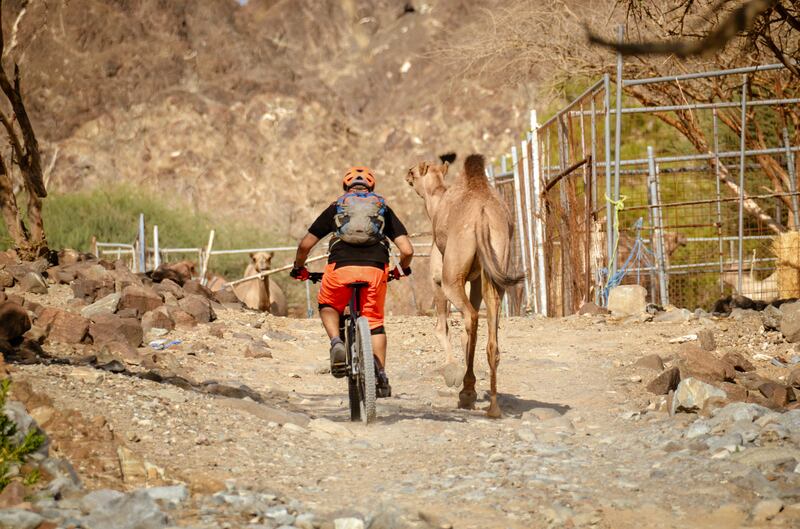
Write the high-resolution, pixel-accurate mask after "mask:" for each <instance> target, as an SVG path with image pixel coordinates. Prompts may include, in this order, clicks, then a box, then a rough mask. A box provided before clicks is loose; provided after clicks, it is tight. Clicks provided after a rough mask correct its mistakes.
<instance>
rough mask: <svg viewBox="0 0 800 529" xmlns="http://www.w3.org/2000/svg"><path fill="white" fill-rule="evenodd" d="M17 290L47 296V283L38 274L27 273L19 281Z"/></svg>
mask: <svg viewBox="0 0 800 529" xmlns="http://www.w3.org/2000/svg"><path fill="white" fill-rule="evenodd" d="M19 288H20V290H21V291H22V292H28V293H30V294H47V281H45V279H44V276H42V274H40V273H38V272H28V273H27V274H25V275H24V276H23V277H22V279H21V280H20V282H19Z"/></svg>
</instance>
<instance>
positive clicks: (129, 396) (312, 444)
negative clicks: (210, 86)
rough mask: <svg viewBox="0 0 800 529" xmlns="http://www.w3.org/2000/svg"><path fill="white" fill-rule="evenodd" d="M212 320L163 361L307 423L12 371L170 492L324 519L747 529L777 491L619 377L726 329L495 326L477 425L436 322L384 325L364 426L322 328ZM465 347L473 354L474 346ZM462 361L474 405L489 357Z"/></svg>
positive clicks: (140, 387)
mask: <svg viewBox="0 0 800 529" xmlns="http://www.w3.org/2000/svg"><path fill="white" fill-rule="evenodd" d="M220 316H221V321H222V325H224V327H225V329H226V330H225V333H224V336H225V337H224V338H223V339H220V338H217V337H214V336H211V335H210V334H209V333H208V331H207V330H206V329H201V328H198V330H196V331H178V332H177V333H176V335H177V337H179V338H181V339H183V340H184V343H183V344H182V345H181V346H179V347H178V348H177V349H175V350H174V351H172V352H171V353H170V355H171V356H172V357H173V359H174V360H175V365H174V369H175V370H176V372H180V373H185V374H187V375H189V376H190V377H192V378H193V379H196V380H207V379H215V380H220V381H226V382H241V383H245V384H247V385H248V386H250V387H252V388H254V389H256V390H258V391H260V392H262V393H264V394H265V395H267V397H268V404H269V403H273V404H276V405H280V406H281V407H283V408H285V409H290V410H293V411H300V412H302V413H303V414H305V415H307V416H308V417H310V418H311V421H310V422H309V423H307V424H305V425H304V426H300V425H297V424H293V423H291V422H287V423H285V424H283V425H280V424H278V422H281V421H280V418H279V417H277V416H276V417H272V416H271V415H270V414H269V409H270V408H269V407H265V406H257V405H255V404H254V403H250V402H246V401H245V402H243V401H235V400H233V399H221V398H215V397H211V396H208V395H202V394H198V393H193V392H186V391H183V390H181V389H178V388H174V387H168V386H163V385H159V384H156V383H152V382H148V381H142V380H136V379H131V378H128V377H122V376H118V375H111V374H105V375H104V376H103V377H102V380H99V381H95V382H87V381H84V380H79V379H78V378H76V377H75V376H73V374H72V370H73V369H74V368H71V367H64V366H50V367H43V366H25V367H20V368H19V372H20V375H22V376H23V377H24V378H26V379H28V380H30V381H31V382H32V384H33V385H34V387H36V388H38V389H41V390H45V391H46V392H47V393H48V394H50V395H51V396H53V398H54V399H55V401H56V404H57V405H59V406H62V405H63V406H66V407H72V408H77V409H80V410H81V411H83V412H84V413H86V414H88V415H94V414H103V415H104V416H105V417H106V419H107V420H108V422H109V424H111V425H112V426H113V429H114V431H115V432H116V433H117V434H119V435H122V436H123V437H124V438H125V439H127V440H128V441H130V443H131V445H132V446H134V447H135V448H136V450H137V451H138V452H139V453H141V454H143V455H145V456H146V457H147V458H148V459H149V460H150V461H153V462H154V463H156V464H158V465H159V466H162V467H164V468H166V470H167V473H168V475H170V476H174V477H176V478H179V479H184V480H186V481H189V482H190V483H191V482H193V481H197V480H200V481H202V480H203V479H206V477H208V476H210V477H213V478H216V479H227V478H234V479H236V481H237V483H239V484H243V485H245V486H249V487H252V488H254V489H262V490H271V491H277V492H280V493H281V494H285V495H286V496H288V497H290V498H296V499H297V500H300V501H301V502H303V503H304V504H305V505H306V507H307V508H309V509H311V510H313V511H315V512H319V513H323V514H326V515H330V516H334V515H336V514H337V513H338V514H342V513H345V514H346V513H361V514H371V515H374V514H375V513H381V512H383V513H390V515H391V514H392V513H395V515H396V516H399V519H406V520H408V519H414V520H416V522H415V523H422V522H420V520H427V521H428V522H429V523H430V525H429V526H432V527H437V526H442V527H447V526H448V524H451V525H452V526H453V527H457V528H489V527H499V528H500V527H502V528H530V527H548V526H567V527H569V526H577V527H592V526H594V527H609V528H612V527H613V528H615V529H619V528H626V527H631V528H633V527H638V528H647V527H653V528H667V527H686V526H687V524H690V525H691V526H692V527H736V526H748V527H750V526H753V527H757V526H760V525H759V523H761V522H758V521H755V520H753V519H752V518H751V511H752V509H753V506H754V505H755V504H756V503H757V502H758V501H759V499H760V496H767V495H768V493H767V492H765V491H764V487H773V486H774V485H771V484H770V483H769V482H767V484H766V485H765V484H764V483H763V481H765V480H764V477H763V476H762V475H761V474H758V476H756V475H754V470H753V468H751V467H750V466H747V465H743V464H741V463H739V462H738V461H735V460H734V458H721V459H715V458H712V452H710V451H709V450H708V448H707V447H706V446H705V445H702V446H699V445H698V442H697V441H696V440H695V441H694V442H693V441H692V440H689V439H686V438H685V436H684V432H685V430H686V427H687V426H688V425H689V424H691V423H692V422H693V421H694V420H695V419H696V418H697V416H695V415H690V414H683V415H678V416H675V417H669V416H668V414H667V413H664V412H657V411H654V410H648V409H647V408H648V404H649V402H650V399H651V397H652V396H648V394H647V393H646V392H645V391H644V384H645V383H646V382H647V381H648V380H649V379H650V378H652V377H653V376H654V374H655V372H652V371H647V370H642V369H640V368H634V367H632V366H631V364H632V363H633V362H634V361H635V360H636V359H638V358H640V357H641V356H644V355H645V354H649V353H653V352H656V353H659V354H661V355H662V356H665V357H670V356H671V354H672V352H673V351H674V348H675V347H676V346H672V345H669V344H668V343H667V342H668V338H671V337H674V336H680V335H683V334H686V333H688V332H690V331H696V330H697V329H699V328H701V327H703V326H706V327H709V328H712V329H714V330H715V332H717V333H723V336H724V333H725V332H731V333H732V334H733V335H735V336H736V337H737V338H738V337H739V336H740V335H741V334H742V333H741V332H738V331H736V330H735V329H732V330H730V331H729V330H728V329H727V324H725V327H724V328H720V326H719V324H717V323H715V322H713V321H710V320H705V321H699V322H698V321H694V322H688V323H684V324H654V323H646V324H625V325H622V324H614V323H608V322H606V321H605V320H604V319H603V318H602V317H574V318H568V319H563V320H544V319H524V318H520V319H510V320H504V321H503V323H502V329H501V333H500V347H501V351H502V356H501V363H500V371H499V373H500V377H499V390H500V392H501V393H502V399H501V405H502V407H503V411H504V413H505V417H504V418H503V419H501V420H489V419H487V418H485V416H484V415H483V413H482V411H480V410H476V411H463V410H457V409H455V404H456V402H457V392H456V390H453V389H449V388H447V387H446V386H445V385H444V382H443V381H442V379H441V377H440V376H439V375H438V373H437V372H436V368H437V367H438V366H439V365H441V363H442V362H443V358H442V354H441V353H440V351H439V347H438V344H437V342H436V339H435V337H434V335H433V320H432V319H431V318H422V317H419V318H393V319H390V320H389V321H388V324H387V329H388V332H389V333H390V350H389V366H388V372H389V376H390V379H391V383H392V386H393V391H394V397H392V398H391V399H385V400H380V401H379V406H378V414H379V417H380V419H379V421H378V423H377V424H375V425H371V426H369V427H364V426H362V425H360V424H351V423H350V422H349V416H348V412H347V401H346V399H347V393H346V384H345V382H344V381H343V380H336V379H333V378H332V377H331V376H330V375H329V374H325V373H323V372H322V371H324V368H325V366H326V363H327V351H326V349H325V346H324V344H325V341H324V340H323V333H322V329H321V328H320V326H319V324H318V322H316V321H308V320H289V319H280V318H272V317H269V318H267V320H266V322H265V323H264V325H263V326H262V328H261V329H257V328H255V327H254V326H257V325H258V322H259V321H260V320H261V321H263V320H264V318H263V317H261V316H258V315H255V314H250V313H237V312H233V311H224V312H222V313H221V314H220ZM482 323H483V322H482ZM458 330H459V329H458V328H457V329H456V332H457V331H458ZM265 333H266V334H268V335H271V336H272V338H269V339H267V340H266V342H267V343H268V344H269V345H270V347H271V353H272V356H273V358H259V359H252V358H245V356H244V349H245V348H246V345H247V343H248V336H252V337H254V338H256V339H261V337H262V335H263V334H265ZM484 335H485V333H484V329H483V328H481V331H480V336H484ZM722 342H723V343H724V338H723V340H722ZM478 347H479V351H481V352H482V351H484V350H485V349H484V348H485V342H484V341H483V340H482V339H481V340H479V344H478ZM476 360H477V365H478V366H479V367H478V393H479V398H480V400H479V403H478V405H479V406H484V405H486V399H485V398H484V396H483V391H484V390H485V389H486V388H487V380H486V377H487V370H486V364H485V362H486V361H485V355H483V354H480V355H479V356H478V357H477V359H476ZM253 406H255V408H254V407H253ZM264 410H267V411H264ZM537 415H538V416H539V417H540V418H537V417H536V416H537ZM299 417H301V419H303V418H304V417H302V416H299ZM270 419H272V420H270ZM303 422H304V421H302V420H301V421H299V423H301V424H302V423H303ZM791 470H793V469H790V470H789V471H788V474H786V475H787V476H788V477H786V476H784V477H783V478H781V479H783V480H784V481H780V483H782V485H781V487H782V488H779V489H778V490H777V492H776V493H777V494H779V495H780V496H781V497H782V498H784V500H783V502H784V505H785V508H784V511H783V512H782V513H781V514H780V515H778V516H777V517H775V518H774V519H772V521H771V522H769V526H770V527H797V525H796V524H798V523H800V522H798V520H800V518H798V517H799V516H800V509H798V507H800V505H793V504H794V503H795V502H797V501H798V500H799V499H800V474H796V473H793V472H791ZM208 479H210V478H208ZM768 479H769V476H767V480H768ZM773 492H775V491H773ZM387 516H389V515H387ZM764 523H766V522H764ZM412 526H414V525H413V524H412ZM375 527H377V526H375ZM386 527H399V525H397V526H392V525H386ZM420 527H421V525H420Z"/></svg>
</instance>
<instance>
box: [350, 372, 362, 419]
mask: <svg viewBox="0 0 800 529" xmlns="http://www.w3.org/2000/svg"><path fill="white" fill-rule="evenodd" d="M358 386H359V384H358V379H356V378H354V377H352V376H348V377H347V390H348V394H349V395H348V396H349V397H350V420H351V421H352V422H357V421H360V420H361V391H360V389H359V387H358Z"/></svg>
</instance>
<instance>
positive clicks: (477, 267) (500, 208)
mask: <svg viewBox="0 0 800 529" xmlns="http://www.w3.org/2000/svg"><path fill="white" fill-rule="evenodd" d="M448 167H449V164H448V163H447V162H445V163H443V164H441V165H437V164H430V163H427V162H421V163H419V164H418V165H417V166H415V167H412V168H411V169H409V170H408V174H407V175H406V181H407V182H408V184H409V185H411V186H412V187H413V188H414V191H416V192H417V194H418V195H419V196H421V197H422V198H423V199H424V200H425V208H426V210H427V212H428V216H429V217H430V219H431V223H432V224H433V241H434V244H435V246H436V249H438V251H439V252H441V255H442V261H441V263H442V264H441V293H442V294H443V296H441V295H438V294H437V296H436V298H435V301H436V310H437V315H438V318H439V322H441V321H442V312H444V318H445V320H444V321H445V325H446V318H447V313H446V311H447V301H450V302H451V303H452V304H453V305H454V306H455V307H456V308H457V309H458V310H459V311H460V312H461V315H462V317H463V320H464V334H463V336H462V344H463V345H464V353H465V355H466V373H465V374H464V382H463V388H462V389H461V392H460V393H459V399H458V406H459V407H460V408H466V409H472V408H474V405H475V401H476V400H477V398H478V394H477V393H476V391H475V372H474V370H473V361H474V358H475V344H476V341H477V336H478V309H479V308H480V305H481V300H483V301H485V303H486V320H487V326H488V329H489V340H488V342H487V344H486V357H487V361H488V363H489V370H490V384H491V387H490V394H489V399H490V402H489V407H488V408H487V410H486V413H487V415H488V416H489V417H500V416H501V415H502V414H501V411H500V406H499V404H498V403H497V366H498V363H499V360H500V358H499V349H498V345H497V331H498V326H499V319H500V302H501V300H502V298H503V294H504V293H505V290H506V289H507V288H508V287H510V286H512V285H514V284H516V283H518V282H519V281H521V280H522V278H521V277H518V276H514V275H511V274H509V272H508V269H509V267H510V257H511V239H512V235H513V232H514V224H513V222H512V220H511V214H510V212H509V211H508V208H506V206H505V204H503V202H502V201H501V200H500V197H499V196H498V195H497V194H496V193H495V192H494V191H493V190H492V188H491V187H490V186H489V182H488V180H487V179H486V173H485V169H484V158H483V156H481V155H479V154H472V155H470V156H468V157H467V159H466V161H465V162H464V170H463V171H462V172H461V173H460V174H459V175H458V177H457V178H456V179H455V181H454V182H453V183H452V184H451V185H450V186H449V187H447V186H445V184H444V176H445V174H446V173H447V169H448ZM468 281H469V282H470V287H471V288H470V293H469V295H467V293H466V289H465V285H466V282H468ZM446 349H447V346H446ZM448 354H451V353H448ZM452 361H453V360H452V358H448V363H451V362H452ZM445 374H446V371H445Z"/></svg>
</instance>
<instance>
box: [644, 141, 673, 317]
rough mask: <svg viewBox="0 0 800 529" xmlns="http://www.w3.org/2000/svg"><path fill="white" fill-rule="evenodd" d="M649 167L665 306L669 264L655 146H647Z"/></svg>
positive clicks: (661, 290)
mask: <svg viewBox="0 0 800 529" xmlns="http://www.w3.org/2000/svg"><path fill="white" fill-rule="evenodd" d="M647 169H648V172H649V175H648V179H647V183H648V187H649V188H650V193H649V195H650V205H651V206H652V207H653V208H652V209H653V214H652V217H653V234H654V237H653V241H654V244H653V247H654V248H655V254H656V261H657V268H658V291H659V299H660V301H661V304H662V305H663V306H666V305H668V304H669V292H668V289H667V264H666V261H665V258H664V229H663V222H662V218H661V199H660V196H659V194H660V193H659V189H658V173H657V171H656V160H655V157H654V156H653V147H651V146H649V145H648V146H647Z"/></svg>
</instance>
